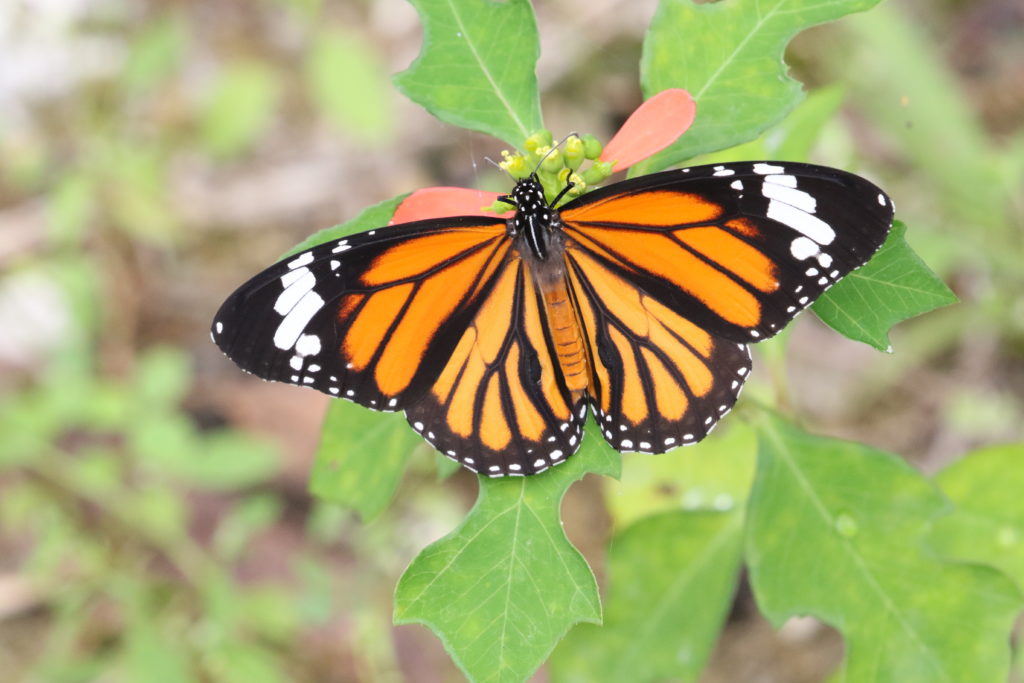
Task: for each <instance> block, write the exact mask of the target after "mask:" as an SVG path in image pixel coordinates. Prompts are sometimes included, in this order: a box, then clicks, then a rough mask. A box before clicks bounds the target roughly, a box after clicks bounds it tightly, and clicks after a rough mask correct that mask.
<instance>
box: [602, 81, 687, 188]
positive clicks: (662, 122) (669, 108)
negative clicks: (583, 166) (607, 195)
mask: <svg viewBox="0 0 1024 683" xmlns="http://www.w3.org/2000/svg"><path fill="white" fill-rule="evenodd" d="M696 112H697V105H696V103H694V101H693V98H692V97H690V93H688V92H687V91H685V90H682V89H680V88H672V89H670V90H662V91H661V92H660V93H658V94H657V95H655V96H654V97H652V98H650V99H649V100H647V101H646V102H644V103H643V104H641V105H640V106H639V107H637V109H636V111H634V112H633V113H632V114H631V115H630V117H629V118H628V119H626V122H625V123H624V124H622V128H620V129H619V132H618V133H616V134H615V136H614V137H613V138H612V139H611V141H610V142H609V143H608V144H607V145H606V146H605V148H604V151H602V152H601V156H600V160H601V161H614V162H616V164H615V170H616V171H622V170H624V169H626V168H629V167H630V166H632V165H633V164H635V163H636V162H638V161H641V160H643V159H646V158H647V157H649V156H651V155H652V154H656V153H657V152H660V151H661V150H663V149H665V148H666V147H668V146H669V145H671V144H672V143H673V142H675V141H676V138H678V137H679V136H680V135H682V134H683V133H685V132H686V129H687V128H689V127H690V124H691V123H693V117H694V115H695V114H696Z"/></svg>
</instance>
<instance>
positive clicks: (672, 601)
mask: <svg viewBox="0 0 1024 683" xmlns="http://www.w3.org/2000/svg"><path fill="white" fill-rule="evenodd" d="M742 540H743V508H742V507H741V508H737V509H733V510H731V511H729V512H707V511H703V512H688V511H682V510H677V511H675V512H668V513H662V514H659V515H654V516H651V517H647V518H645V519H642V520H640V521H639V522H637V523H635V524H633V525H631V526H630V527H628V528H627V529H625V530H624V531H622V532H621V533H619V534H617V535H616V536H615V538H613V539H612V542H611V545H610V548H611V549H610V551H609V554H608V584H609V590H608V595H607V598H606V607H605V616H604V624H603V625H602V626H596V625H594V624H580V625H579V626H577V627H576V628H574V629H573V630H572V632H571V633H570V634H569V635H568V637H566V639H565V640H564V641H563V642H562V644H561V645H559V647H558V649H556V650H555V652H554V655H553V656H552V659H551V674H552V680H553V681H556V682H561V681H580V682H581V683H582V682H584V681H586V682H589V681H595V682H597V681H636V682H637V683H641V682H643V681H662V680H680V679H681V680H688V681H693V680H696V679H697V677H698V676H699V675H700V672H701V669H703V668H704V664H705V662H706V661H707V658H708V656H709V655H710V653H711V649H712V647H713V646H714V643H715V638H716V637H717V635H718V632H719V631H720V629H721V627H722V622H723V621H724V620H725V617H726V615H727V614H728V611H729V606H730V605H731V603H732V597H733V593H734V591H735V589H736V579H737V576H738V574H739V569H740V551H741V548H742V544H743V543H742Z"/></svg>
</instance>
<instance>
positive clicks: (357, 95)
mask: <svg viewBox="0 0 1024 683" xmlns="http://www.w3.org/2000/svg"><path fill="white" fill-rule="evenodd" d="M306 82H307V87H308V88H309V91H310V96H311V98H312V99H313V101H314V102H315V103H317V104H318V105H319V107H320V108H321V109H322V110H323V111H324V113H325V114H327V116H328V117H330V119H331V121H332V122H333V123H335V124H336V125H337V126H338V127H340V128H341V129H342V130H346V131H349V132H351V133H352V135H353V136H354V137H356V138H357V139H360V140H365V141H371V142H378V143H379V142H383V141H384V140H386V139H387V138H388V137H389V136H390V135H391V133H392V129H393V128H394V113H393V112H394V109H393V108H392V106H391V102H390V95H391V93H390V89H389V88H388V87H387V80H386V78H385V71H384V67H383V65H382V64H381V63H380V59H379V58H378V57H377V56H376V54H375V53H374V51H373V48H372V46H370V45H368V44H366V42H365V41H364V40H362V39H361V38H359V36H357V35H354V34H351V33H348V32H341V31H333V30H329V31H322V32H320V33H319V34H317V36H316V37H315V38H314V40H313V44H312V46H311V47H310V49H309V53H308V54H307V56H306Z"/></svg>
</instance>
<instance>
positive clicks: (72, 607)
mask: <svg viewBox="0 0 1024 683" xmlns="http://www.w3.org/2000/svg"><path fill="white" fill-rule="evenodd" d="M191 380H192V374H191V369H190V367H189V363H188V360H187V359H186V357H185V356H183V355H182V353H181V352H180V351H176V350H171V349H169V348H156V349H153V350H151V351H149V352H148V353H146V354H145V355H143V356H142V357H141V358H140V359H139V363H138V367H137V368H136V369H135V372H134V373H133V375H132V376H131V377H130V378H128V379H126V380H125V381H120V382H111V381H108V380H101V379H98V378H96V377H94V376H92V375H91V374H89V373H67V374H63V375H61V376H59V377H55V378H54V379H53V381H52V382H50V383H48V384H43V385H41V386H39V387H38V388H36V389H35V390H34V391H31V392H26V393H24V394H22V395H21V396H19V397H17V398H14V399H11V400H8V401H7V402H6V403H4V404H3V405H2V406H0V434H3V435H4V436H3V438H2V439H0V475H3V476H5V477H12V478H11V479H9V481H8V483H7V485H5V488H4V496H2V497H0V529H2V530H3V531H4V532H5V533H17V534H18V535H19V536H21V537H28V538H34V539H36V540H37V542H36V544H35V546H34V547H33V550H32V552H31V553H30V554H29V555H28V557H27V558H26V559H25V563H24V564H25V568H26V569H27V570H29V571H30V572H31V575H32V577H33V580H34V582H35V583H36V585H37V586H38V588H39V590H40V591H41V594H42V595H45V596H46V598H47V604H48V606H49V608H50V609H51V610H53V612H54V614H55V615H56V619H57V622H56V624H55V627H54V629H53V630H52V632H51V633H50V634H49V635H48V637H47V638H45V639H44V641H43V642H42V643H41V644H40V652H39V656H38V658H37V659H36V664H35V667H34V674H35V676H36V679H37V680H92V679H94V678H98V677H103V676H113V677H116V678H124V679H125V680H138V679H145V680H161V681H189V680H197V679H200V678H208V679H210V680H217V681H229V680H261V681H268V682H274V681H285V680H287V676H286V675H285V671H286V664H285V661H284V660H283V658H282V657H281V652H280V649H279V648H280V647H281V645H282V644H283V643H286V642H289V641H291V640H292V639H293V638H294V637H295V636H296V634H297V631H298V627H299V616H298V614H297V613H296V609H295V607H294V606H293V605H292V603H291V601H290V600H289V599H288V597H287V594H286V593H285V591H284V589H283V588H281V587H278V586H275V585H273V584H251V585H245V586H243V585H240V584H238V583H236V582H235V580H234V578H233V576H232V573H231V572H232V569H233V568H232V565H231V564H230V563H233V562H236V561H237V560H238V559H239V557H240V556H241V554H242V553H243V551H244V549H245V548H246V547H247V546H248V544H249V542H250V541H251V539H252V537H253V536H254V535H255V534H256V533H258V532H259V531H260V530H261V529H264V528H266V526H267V525H268V524H270V523H271V522H272V521H273V520H274V519H275V518H276V516H277V514H278V512H279V510H280V501H278V500H277V499H276V498H275V497H273V496H268V495H247V494H245V489H247V488H248V487H252V486H254V485H259V484H263V483H266V482H267V481H269V480H270V479H271V478H272V477H274V476H275V475H276V474H277V471H278V458H277V455H276V453H274V452H273V451H271V450H270V449H269V448H268V447H267V446H266V445H265V444H262V443H260V442H257V441H256V440H255V439H253V438H252V437H249V436H245V435H243V434H241V433H238V432H233V431H226V430H218V431H212V432H207V431H200V430H199V429H198V428H197V426H196V425H195V423H194V422H192V421H191V420H190V419H189V418H188V417H187V415H185V414H184V413H182V412H180V410H179V408H178V404H179V403H180V401H181V399H182V396H183V394H184V393H185V391H186V390H187V388H188V387H189V386H190V384H191ZM179 484H185V485H187V486H189V487H190V488H191V489H193V490H195V491H200V492H201V491H206V492H220V493H231V494H233V495H234V496H237V500H238V504H237V506H236V507H234V508H233V509H232V510H231V511H230V513H229V514H227V515H226V516H225V517H224V518H223V519H222V520H221V522H220V523H219V525H218V526H217V527H216V528H215V529H214V543H213V549H212V550H206V549H204V548H202V547H200V546H199V545H198V544H197V543H196V542H195V541H194V540H193V539H192V537H191V535H190V533H189V528H190V525H191V524H193V523H194V521H195V519H194V518H193V513H192V511H191V510H190V508H189V506H188V505H187V501H186V499H185V498H184V497H183V496H182V495H181V493H180V490H179V488H178V486H179ZM154 565H155V566H157V567H160V569H159V570H158V571H154V570H153V566H154ZM168 569H169V570H170V573H168ZM173 577H181V579H183V580H184V582H185V585H186V588H187V590H185V591H184V592H182V593H178V594H175V593H173V592H172V591H171V590H170V588H171V586H172V581H173V580H175V579H174V578H173ZM85 606H90V609H88V610H86V609H84V608H85ZM96 610H100V611H103V612H105V613H107V614H108V615H110V617H113V618H116V620H117V621H118V622H119V623H120V624H121V625H122V627H123V628H122V631H121V636H120V637H117V638H112V639H111V640H110V642H108V643H107V644H106V645H105V646H104V647H103V648H99V649H95V650H92V651H89V650H84V651H83V650H82V648H80V647H79V644H80V643H83V642H88V641H89V640H90V639H91V638H93V637H94V635H93V633H94V632H95V631H96V630H97V629H103V628H109V627H105V626H103V623H102V621H97V620H96V619H95V618H94V616H92V617H91V616H90V613H91V612H95V611H96ZM108 618H109V617H108ZM189 634H192V635H189ZM196 634H205V635H204V636H202V637H196ZM235 659H237V660H238V661H237V662H236V661H234V660H235ZM225 672H229V673H225ZM240 672H245V676H246V677H245V678H242V675H243V674H242V673H240Z"/></svg>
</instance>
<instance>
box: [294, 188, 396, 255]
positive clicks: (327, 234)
mask: <svg viewBox="0 0 1024 683" xmlns="http://www.w3.org/2000/svg"><path fill="white" fill-rule="evenodd" d="M408 196H409V193H405V194H400V195H398V196H397V197H392V198H391V199H385V200H384V201H382V202H380V203H378V204H374V205H373V206H369V207H367V208H365V209H363V211H362V212H361V213H360V214H359V215H358V216H356V217H355V218H353V219H352V220H349V221H345V222H344V223H339V224H338V225H335V226H332V227H330V228H324V229H323V230H319V231H317V232H315V233H313V234H312V235H310V236H309V237H307V238H306V239H304V240H302V241H301V242H299V243H298V244H296V245H295V246H294V247H292V248H291V249H289V250H288V253H286V254H285V255H284V256H282V257H281V259H286V258H288V257H289V256H293V255H295V254H298V253H299V252H300V251H305V250H306V249H311V248H313V247H315V246H317V245H318V244H323V243H324V242H330V241H331V240H336V239H341V238H342V237H346V236H348V235H354V234H355V233H357V232H363V231H364V230H373V229H374V228H381V227H384V226H385V225H387V224H388V221H390V220H391V216H393V215H394V213H395V208H396V207H397V206H398V205H399V204H401V203H402V200H404V199H405V198H406V197H408ZM279 260H280V259H279Z"/></svg>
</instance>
